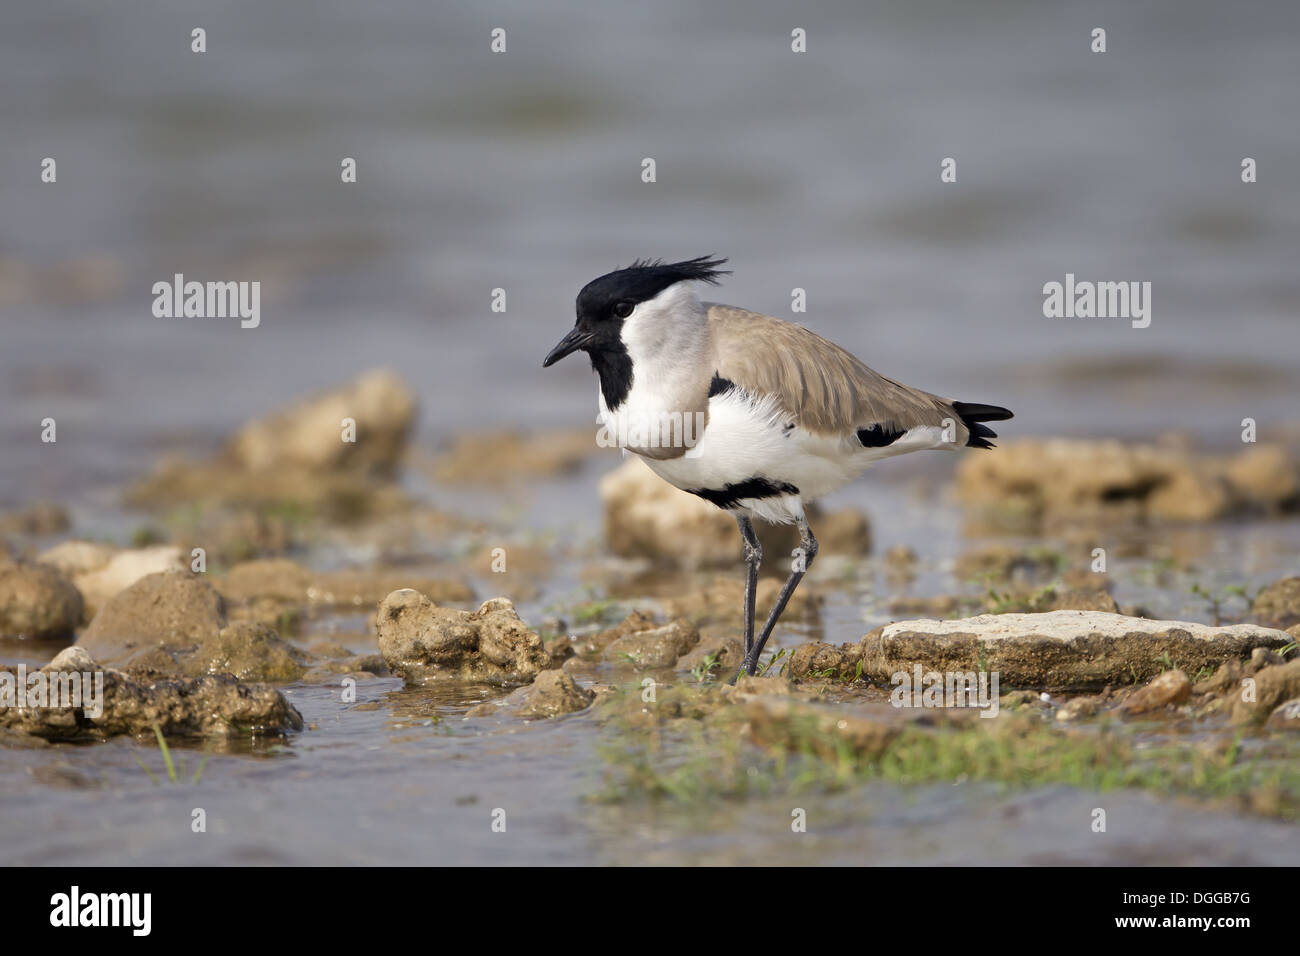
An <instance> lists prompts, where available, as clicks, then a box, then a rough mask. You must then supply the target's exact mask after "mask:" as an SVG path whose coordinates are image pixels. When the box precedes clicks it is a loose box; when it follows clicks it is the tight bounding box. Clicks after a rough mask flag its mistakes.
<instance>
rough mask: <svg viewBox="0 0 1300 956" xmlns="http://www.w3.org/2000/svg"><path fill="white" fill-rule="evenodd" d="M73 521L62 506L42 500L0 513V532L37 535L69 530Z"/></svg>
mask: <svg viewBox="0 0 1300 956" xmlns="http://www.w3.org/2000/svg"><path fill="white" fill-rule="evenodd" d="M71 524H72V522H71V521H70V520H69V518H68V512H67V511H66V510H65V509H64V508H63V507H62V506H61V505H56V504H50V503H48V502H41V503H39V504H34V505H31V506H30V507H27V508H23V509H22V510H20V511H6V512H4V513H3V514H0V534H21V535H29V536H32V537H37V536H41V535H49V534H59V533H60V532H63V531H67V530H68V527H69V526H70V525H71Z"/></svg>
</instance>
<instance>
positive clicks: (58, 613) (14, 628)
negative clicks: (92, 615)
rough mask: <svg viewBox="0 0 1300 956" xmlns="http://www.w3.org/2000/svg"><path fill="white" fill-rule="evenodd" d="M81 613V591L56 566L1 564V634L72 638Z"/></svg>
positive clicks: (23, 563) (20, 562) (20, 636)
mask: <svg viewBox="0 0 1300 956" xmlns="http://www.w3.org/2000/svg"><path fill="white" fill-rule="evenodd" d="M81 612H82V603H81V594H80V592H78V591H77V589H76V588H75V587H74V586H73V585H72V584H71V582H69V581H68V580H67V579H66V578H64V576H63V575H62V574H60V573H59V571H58V569H57V568H53V567H50V566H49V565H46V564H29V563H27V562H23V561H13V562H8V563H3V564H0V637H17V638H33V639H37V640H57V639H60V638H64V639H71V638H72V635H73V632H74V631H75V630H76V627H77V625H78V624H80V623H81Z"/></svg>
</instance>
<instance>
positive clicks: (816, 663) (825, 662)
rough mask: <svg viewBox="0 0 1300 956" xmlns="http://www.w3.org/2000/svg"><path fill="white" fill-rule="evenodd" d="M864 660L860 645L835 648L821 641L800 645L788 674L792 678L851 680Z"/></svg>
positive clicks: (845, 645)
mask: <svg viewBox="0 0 1300 956" xmlns="http://www.w3.org/2000/svg"><path fill="white" fill-rule="evenodd" d="M861 659H862V648H861V646H860V645H858V644H843V645H841V646H839V647H835V646H833V645H831V644H825V643H822V642H821V641H814V642H812V643H810V644H800V645H799V646H798V647H796V648H795V649H794V653H793V654H791V655H790V663H789V665H788V667H787V668H786V673H787V674H789V675H790V676H791V677H799V678H807V677H814V678H817V677H822V678H824V677H830V678H851V677H853V676H854V675H855V674H856V673H857V667H858V662H859V661H860V660H861Z"/></svg>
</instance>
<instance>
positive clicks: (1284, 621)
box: [1250, 577, 1300, 629]
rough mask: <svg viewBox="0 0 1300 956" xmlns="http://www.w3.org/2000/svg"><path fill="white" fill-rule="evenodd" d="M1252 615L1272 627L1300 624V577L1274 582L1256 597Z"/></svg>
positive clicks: (1252, 605)
mask: <svg viewBox="0 0 1300 956" xmlns="http://www.w3.org/2000/svg"><path fill="white" fill-rule="evenodd" d="M1250 613H1251V615H1252V616H1253V617H1254V618H1255V619H1256V620H1258V621H1260V622H1261V623H1264V624H1267V625H1269V626H1270V627H1280V628H1284V629H1285V628H1288V627H1292V626H1294V625H1296V624H1300V577H1295V578H1282V579H1281V580H1279V581H1274V582H1273V583H1272V584H1270V585H1268V587H1266V588H1264V590H1262V591H1260V592H1259V594H1257V595H1255V600H1254V603H1252V604H1251V606H1250Z"/></svg>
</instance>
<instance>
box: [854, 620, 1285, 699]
mask: <svg viewBox="0 0 1300 956" xmlns="http://www.w3.org/2000/svg"><path fill="white" fill-rule="evenodd" d="M1292 640H1294V638H1292V637H1291V636H1290V635H1288V634H1287V633H1286V632H1285V631H1278V630H1274V629H1272V628H1268V627H1260V626H1259V625H1255V624H1236V625H1232V626H1223V627H1212V626H1209V625H1205V624H1193V623H1189V622H1187V621H1153V620H1147V619H1146V618H1139V617H1127V616H1125V615H1123V614H1108V613H1105V612H1102V611H1049V612H1047V613H1043V614H981V615H978V616H976V617H967V618H960V619H957V620H949V621H939V620H915V621H897V622H895V623H893V624H886V625H884V626H882V627H878V628H876V629H875V630H874V631H872V632H871V633H870V634H868V635H867V636H866V637H864V638H863V639H862V644H861V648H862V661H863V664H862V669H863V674H864V675H866V676H869V677H872V678H874V679H877V680H881V681H888V680H889V679H890V677H891V676H892V675H893V674H895V673H897V672H899V671H909V672H910V671H911V670H912V668H913V667H914V666H915V665H917V664H920V665H921V666H922V667H923V668H924V669H925V670H927V671H971V670H979V669H980V668H981V666H983V667H984V668H986V669H988V670H989V671H997V672H998V674H999V681H1000V684H1001V688H1000V689H1001V690H1003V691H1006V690H1008V689H1010V688H1013V687H1029V688H1034V689H1048V688H1051V689H1061V690H1065V689H1076V690H1077V689H1086V688H1097V687H1103V686H1105V685H1106V684H1112V683H1129V682H1132V681H1133V680H1134V679H1137V680H1140V681H1145V680H1150V679H1151V678H1153V677H1155V676H1157V675H1158V674H1160V673H1161V672H1163V671H1165V670H1167V669H1168V668H1167V664H1166V663H1164V659H1165V655H1166V654H1167V655H1168V660H1172V661H1173V663H1174V665H1175V666H1177V667H1179V668H1182V669H1183V670H1184V671H1186V672H1188V673H1192V674H1194V673H1196V672H1198V671H1199V670H1201V669H1202V668H1206V667H1208V668H1210V669H1211V670H1213V669H1215V668H1217V667H1218V666H1219V665H1220V664H1222V663H1224V662H1225V661H1228V660H1233V659H1242V658H1248V657H1249V656H1250V652H1251V651H1252V650H1253V649H1254V648H1256V647H1267V648H1280V647H1283V646H1284V645H1286V644H1288V643H1290V642H1291V641H1292Z"/></svg>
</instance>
